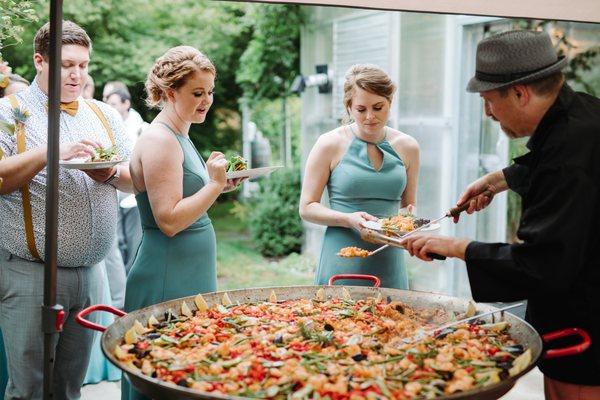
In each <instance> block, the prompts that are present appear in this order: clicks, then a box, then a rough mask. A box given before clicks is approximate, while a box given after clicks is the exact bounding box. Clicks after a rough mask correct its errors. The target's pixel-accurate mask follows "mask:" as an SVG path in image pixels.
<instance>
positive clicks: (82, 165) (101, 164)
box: [58, 158, 125, 169]
mask: <svg viewBox="0 0 600 400" xmlns="http://www.w3.org/2000/svg"><path fill="white" fill-rule="evenodd" d="M123 161H125V160H116V161H98V162H92V161H86V160H85V159H83V158H73V159H71V160H60V161H59V162H58V163H59V165H60V166H61V167H63V168H66V169H103V168H112V167H114V166H115V165H117V164H119V163H122V162H123Z"/></svg>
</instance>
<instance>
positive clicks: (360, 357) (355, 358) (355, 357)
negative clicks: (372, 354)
mask: <svg viewBox="0 0 600 400" xmlns="http://www.w3.org/2000/svg"><path fill="white" fill-rule="evenodd" d="M352 359H353V360H354V361H356V362H360V361H362V360H366V359H367V356H365V355H364V354H362V353H360V354H356V355H354V356H352Z"/></svg>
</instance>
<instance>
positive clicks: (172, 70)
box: [146, 46, 217, 107]
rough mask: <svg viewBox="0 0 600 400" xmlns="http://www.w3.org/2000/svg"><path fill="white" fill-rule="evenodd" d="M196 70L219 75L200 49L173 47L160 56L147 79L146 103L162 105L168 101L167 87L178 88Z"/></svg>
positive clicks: (155, 105)
mask: <svg viewBox="0 0 600 400" xmlns="http://www.w3.org/2000/svg"><path fill="white" fill-rule="evenodd" d="M196 71H207V72H210V73H212V74H213V75H215V76H216V75H217V70H216V68H215V66H214V65H213V63H212V62H211V61H210V60H209V58H208V57H206V56H205V55H204V54H202V53H201V52H200V51H199V50H198V49H196V48H194V47H191V46H177V47H173V48H171V49H169V50H167V52H166V53H165V54H163V55H162V56H160V57H159V58H158V59H157V60H156V62H155V63H154V67H152V69H151V70H150V72H148V77H147V79H146V93H147V95H148V98H147V99H146V103H147V104H148V105H149V106H150V107H162V105H163V104H164V103H165V102H166V101H167V94H166V91H167V89H178V88H180V87H181V86H183V85H184V84H185V82H186V80H187V78H188V77H189V76H190V75H191V74H193V73H194V72H196Z"/></svg>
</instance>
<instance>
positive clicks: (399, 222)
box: [381, 214, 429, 234]
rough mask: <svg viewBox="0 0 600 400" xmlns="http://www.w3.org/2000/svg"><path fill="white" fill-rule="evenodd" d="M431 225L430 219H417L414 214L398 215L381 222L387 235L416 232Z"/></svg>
mask: <svg viewBox="0 0 600 400" xmlns="http://www.w3.org/2000/svg"><path fill="white" fill-rule="evenodd" d="M427 223H429V220H428V219H424V218H416V217H415V216H414V215H413V214H398V215H394V216H393V217H389V218H384V219H382V220H381V228H382V230H383V231H384V232H385V233H386V234H398V233H407V232H410V231H414V230H415V229H416V228H418V227H420V226H422V225H425V224H427Z"/></svg>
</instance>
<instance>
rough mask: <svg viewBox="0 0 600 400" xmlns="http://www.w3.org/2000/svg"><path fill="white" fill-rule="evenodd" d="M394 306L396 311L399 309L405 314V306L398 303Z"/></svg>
mask: <svg viewBox="0 0 600 400" xmlns="http://www.w3.org/2000/svg"><path fill="white" fill-rule="evenodd" d="M394 308H395V309H396V311H398V312H399V313H400V314H404V306H403V305H402V304H396V305H395V306H394Z"/></svg>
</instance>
